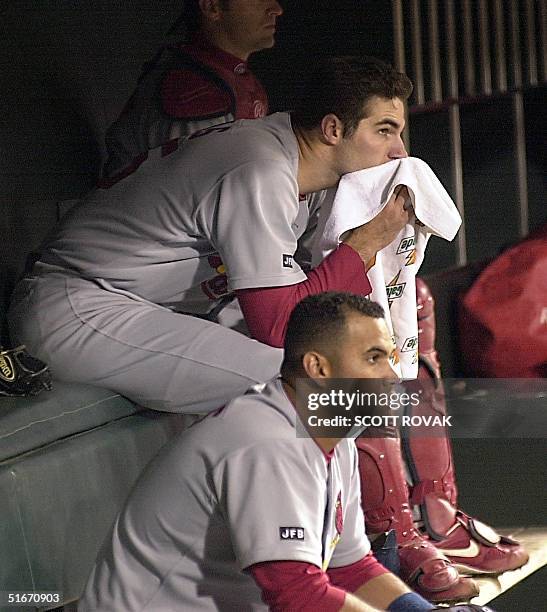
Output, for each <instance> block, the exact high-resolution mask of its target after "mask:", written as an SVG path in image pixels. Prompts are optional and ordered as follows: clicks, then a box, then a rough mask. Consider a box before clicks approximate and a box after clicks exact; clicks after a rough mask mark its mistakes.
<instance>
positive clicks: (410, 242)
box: [397, 236, 416, 255]
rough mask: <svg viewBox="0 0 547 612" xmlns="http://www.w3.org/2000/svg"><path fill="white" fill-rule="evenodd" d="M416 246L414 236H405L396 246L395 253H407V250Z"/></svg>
mask: <svg viewBox="0 0 547 612" xmlns="http://www.w3.org/2000/svg"><path fill="white" fill-rule="evenodd" d="M415 246H416V239H415V238H414V236H407V237H406V238H403V239H402V240H401V242H400V244H399V246H398V247H397V255H400V254H401V253H407V252H408V251H412V249H413V248H414V247H415Z"/></svg>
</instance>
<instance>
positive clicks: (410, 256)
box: [405, 249, 416, 266]
mask: <svg viewBox="0 0 547 612" xmlns="http://www.w3.org/2000/svg"><path fill="white" fill-rule="evenodd" d="M413 263H416V249H413V250H412V251H410V253H409V254H408V255H407V256H406V257H405V266H411V265H412V264H413Z"/></svg>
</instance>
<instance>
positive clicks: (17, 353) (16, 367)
mask: <svg viewBox="0 0 547 612" xmlns="http://www.w3.org/2000/svg"><path fill="white" fill-rule="evenodd" d="M44 389H47V390H48V391H51V374H50V372H49V369H48V367H47V365H46V364H45V363H43V362H42V361H40V360H39V359H36V358H35V357H32V356H31V355H29V354H28V353H27V352H26V350H25V346H24V345H21V346H18V347H16V348H13V349H9V350H4V349H2V348H1V347H0V395H7V396H11V397H24V396H26V395H37V394H38V393H40V391H43V390H44Z"/></svg>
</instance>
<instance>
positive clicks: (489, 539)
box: [403, 279, 528, 574]
mask: <svg viewBox="0 0 547 612" xmlns="http://www.w3.org/2000/svg"><path fill="white" fill-rule="evenodd" d="M416 294H417V307H418V334H419V341H418V344H419V352H420V369H419V375H418V378H419V379H420V380H421V382H422V383H423V385H422V387H421V391H422V394H421V400H420V403H419V405H418V406H417V407H414V408H413V407H409V409H411V410H413V414H418V412H419V414H420V415H431V416H439V415H440V416H442V415H445V414H446V403H445V399H444V391H443V386H442V382H441V378H440V365H439V360H438V358H437V353H436V351H435V312H434V301H433V297H432V296H431V293H430V291H429V288H428V287H427V285H426V284H425V282H424V281H422V280H421V279H417V281H416ZM440 433H441V432H439V430H437V431H436V434H437V435H436V437H423V436H409V437H408V438H405V439H404V441H403V451H404V456H405V460H406V463H407V466H408V468H409V471H410V474H411V477H412V480H413V487H412V491H411V495H410V502H411V504H416V505H418V506H419V507H420V511H421V517H422V520H423V524H424V528H425V530H426V532H427V534H428V535H429V537H430V538H431V539H432V540H434V541H435V543H436V545H437V547H438V548H439V550H441V551H442V552H443V553H444V554H445V555H446V556H447V557H448V558H449V559H450V560H451V561H452V562H453V563H454V564H455V565H456V567H457V568H458V569H459V571H460V572H462V573H466V574H483V573H484V574H499V573H501V572H504V571H507V570H512V569H516V568H517V567H520V566H521V565H524V563H526V561H527V560H528V555H527V553H526V551H525V550H524V549H523V548H522V546H520V545H519V544H518V542H515V541H514V540H511V539H509V538H506V537H503V536H500V535H499V534H497V533H496V532H495V531H494V530H493V529H491V528H490V527H488V526H487V525H484V524H483V523H481V522H480V521H478V520H477V519H473V518H472V517H469V516H468V515H466V514H465V513H464V512H462V511H460V510H459V509H458V505H457V501H458V499H457V494H458V493H457V487H456V479H455V473H454V462H453V456H452V446H451V444H450V439H449V437H448V434H447V432H446V430H444V432H442V433H444V435H439V434H440Z"/></svg>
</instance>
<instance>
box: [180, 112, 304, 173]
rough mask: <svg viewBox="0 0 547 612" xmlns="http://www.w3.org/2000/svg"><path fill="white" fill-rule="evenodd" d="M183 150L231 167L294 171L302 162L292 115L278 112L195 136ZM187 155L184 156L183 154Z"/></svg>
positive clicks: (213, 128) (200, 132) (235, 122)
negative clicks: (210, 156) (223, 162)
mask: <svg viewBox="0 0 547 612" xmlns="http://www.w3.org/2000/svg"><path fill="white" fill-rule="evenodd" d="M184 144H185V146H184V147H183V149H188V148H190V149H191V150H192V156H193V155H195V154H197V152H198V151H202V152H203V154H206V155H210V154H212V153H213V152H214V154H215V159H216V160H217V161H220V160H222V159H224V160H225V161H226V160H228V161H229V163H228V166H230V167H233V168H239V167H242V166H246V165H247V166H249V170H250V171H252V168H253V167H254V168H257V169H260V170H263V169H264V168H263V167H265V168H266V169H270V170H272V171H273V169H274V166H275V164H276V163H277V164H279V166H280V167H283V168H286V169H290V170H291V171H294V169H295V167H296V164H297V162H298V145H297V142H296V137H295V135H294V132H293V131H292V128H291V124H290V117H289V115H288V113H275V114H273V115H268V116H267V117H264V118H262V119H239V120H237V121H232V122H230V123H224V124H219V125H215V126H213V127H211V128H207V129H205V130H200V131H199V132H196V133H194V134H192V135H191V136H190V137H189V138H188V140H187V141H186V142H185V143H184ZM182 154H183V153H182Z"/></svg>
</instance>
